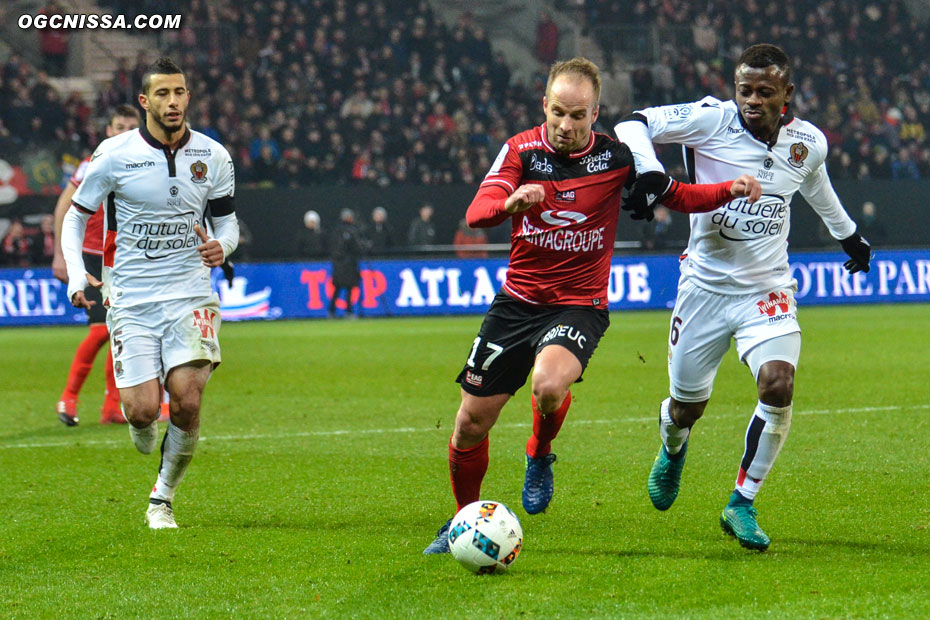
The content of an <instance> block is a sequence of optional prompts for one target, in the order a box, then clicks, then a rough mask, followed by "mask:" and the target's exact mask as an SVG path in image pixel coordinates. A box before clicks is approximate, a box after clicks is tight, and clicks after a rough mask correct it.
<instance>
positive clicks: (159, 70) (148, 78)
mask: <svg viewBox="0 0 930 620" xmlns="http://www.w3.org/2000/svg"><path fill="white" fill-rule="evenodd" d="M178 73H180V74H181V75H184V72H183V71H181V67H179V66H177V65H176V64H175V62H174V61H173V60H171V59H170V58H168V57H167V56H162V57H161V58H159V59H158V60H156V61H155V62H153V63H152V64H150V65H149V66H148V68H147V69H146V70H145V75H143V76H142V94H143V95H147V94H149V87H150V86H151V85H152V76H153V75H176V74H178Z"/></svg>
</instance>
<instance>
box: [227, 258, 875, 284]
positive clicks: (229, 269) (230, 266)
mask: <svg viewBox="0 0 930 620" xmlns="http://www.w3.org/2000/svg"><path fill="white" fill-rule="evenodd" d="M220 269H222V270H223V276H224V277H225V278H226V281H227V282H229V286H232V283H233V277H235V275H236V271H235V269H234V268H233V264H232V263H231V262H229V259H226V260H224V261H223V264H222V265H220ZM866 271H868V270H866Z"/></svg>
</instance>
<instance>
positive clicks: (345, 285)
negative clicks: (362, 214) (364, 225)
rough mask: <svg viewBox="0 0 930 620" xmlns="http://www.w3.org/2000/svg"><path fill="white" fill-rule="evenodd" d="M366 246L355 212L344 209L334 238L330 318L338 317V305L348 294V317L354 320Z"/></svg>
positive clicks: (346, 303) (346, 302)
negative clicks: (360, 267)
mask: <svg viewBox="0 0 930 620" xmlns="http://www.w3.org/2000/svg"><path fill="white" fill-rule="evenodd" d="M365 249H366V244H365V242H364V240H363V239H362V235H361V232H360V231H359V229H358V226H357V225H356V224H355V212H354V211H352V209H343V210H342V211H341V212H340V214H339V225H338V227H337V228H336V230H335V232H334V233H333V236H332V259H333V296H332V298H331V299H330V301H329V318H334V317H335V316H336V304H337V302H338V301H339V299H340V297H341V296H342V291H345V292H346V298H345V305H346V316H347V317H349V318H354V316H355V313H354V310H353V307H354V305H355V304H354V302H353V300H352V295H353V293H354V292H355V290H356V289H357V288H358V286H359V283H360V282H361V281H362V276H361V273H360V272H359V269H358V261H359V258H360V257H361V255H362V254H363V253H364V252H365Z"/></svg>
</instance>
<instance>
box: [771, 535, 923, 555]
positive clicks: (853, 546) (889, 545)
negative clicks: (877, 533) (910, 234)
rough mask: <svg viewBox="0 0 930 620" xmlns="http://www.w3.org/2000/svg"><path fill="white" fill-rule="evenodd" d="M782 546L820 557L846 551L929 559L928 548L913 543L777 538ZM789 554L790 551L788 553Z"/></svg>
mask: <svg viewBox="0 0 930 620" xmlns="http://www.w3.org/2000/svg"><path fill="white" fill-rule="evenodd" d="M776 542H778V543H782V544H783V545H797V546H799V547H810V548H811V550H810V553H811V554H817V555H820V554H822V553H823V551H824V550H825V549H831V548H832V549H848V550H852V551H860V552H861V551H872V552H875V553H886V554H892V555H895V556H913V557H925V558H930V546H927V545H923V546H921V545H917V544H914V543H913V542H868V541H860V540H840V539H828V538H827V539H813V538H810V539H805V538H779V539H778V540H777V541H773V542H772V545H773V546H774V545H775V543H776ZM789 553H790V551H789Z"/></svg>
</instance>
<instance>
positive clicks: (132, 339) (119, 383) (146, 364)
mask: <svg viewBox="0 0 930 620" xmlns="http://www.w3.org/2000/svg"><path fill="white" fill-rule="evenodd" d="M107 327H108V328H109V330H110V340H111V343H110V344H111V347H112V351H113V374H114V375H115V376H116V387H118V388H127V387H133V386H136V385H139V384H141V383H145V382H146V381H149V380H151V379H155V378H158V380H159V381H160V382H162V383H164V381H165V377H166V376H167V375H168V372H169V371H170V370H171V369H172V368H174V367H176V366H180V365H181V364H186V363H188V362H193V361H195V360H208V361H210V362H212V363H213V367H214V368H215V367H216V366H217V365H218V364H219V363H220V342H219V332H220V302H219V298H217V296H216V295H211V296H209V297H197V298H194V299H169V300H167V301H156V302H152V303H146V304H138V305H135V306H132V307H129V308H110V311H109V312H107Z"/></svg>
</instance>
